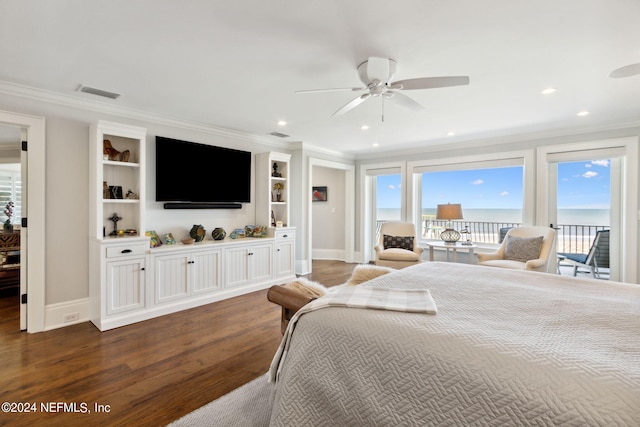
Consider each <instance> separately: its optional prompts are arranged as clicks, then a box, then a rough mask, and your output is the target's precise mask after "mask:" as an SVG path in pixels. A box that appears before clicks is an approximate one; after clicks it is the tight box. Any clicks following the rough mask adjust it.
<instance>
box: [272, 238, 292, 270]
mask: <svg viewBox="0 0 640 427" xmlns="http://www.w3.org/2000/svg"><path fill="white" fill-rule="evenodd" d="M275 264H276V271H275V275H276V277H284V276H292V275H294V253H293V240H288V241H283V242H278V243H276V260H275Z"/></svg>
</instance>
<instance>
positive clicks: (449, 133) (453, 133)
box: [447, 132, 455, 136]
mask: <svg viewBox="0 0 640 427" xmlns="http://www.w3.org/2000/svg"><path fill="white" fill-rule="evenodd" d="M453 135H455V132H447V136H453Z"/></svg>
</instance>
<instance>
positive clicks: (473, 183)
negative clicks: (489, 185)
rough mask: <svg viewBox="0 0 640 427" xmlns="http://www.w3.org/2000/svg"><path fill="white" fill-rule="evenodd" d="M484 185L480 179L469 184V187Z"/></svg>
mask: <svg viewBox="0 0 640 427" xmlns="http://www.w3.org/2000/svg"><path fill="white" fill-rule="evenodd" d="M482 184H484V181H483V180H481V179H476V180H475V181H472V182H471V185H482Z"/></svg>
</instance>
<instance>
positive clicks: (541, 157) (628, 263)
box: [536, 137, 638, 283]
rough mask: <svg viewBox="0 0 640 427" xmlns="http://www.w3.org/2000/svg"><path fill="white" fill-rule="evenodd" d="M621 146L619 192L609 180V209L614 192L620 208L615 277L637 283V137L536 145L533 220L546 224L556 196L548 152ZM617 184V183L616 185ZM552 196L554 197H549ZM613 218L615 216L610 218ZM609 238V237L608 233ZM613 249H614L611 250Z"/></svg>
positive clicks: (549, 218) (554, 178)
mask: <svg viewBox="0 0 640 427" xmlns="http://www.w3.org/2000/svg"><path fill="white" fill-rule="evenodd" d="M606 149H612V150H613V149H621V150H622V152H623V153H624V154H622V157H621V158H620V162H619V163H620V165H619V167H620V170H621V179H622V182H621V183H620V186H621V187H620V188H621V191H617V190H616V188H615V187H614V183H612V194H611V197H612V210H613V203H614V200H613V198H614V196H616V195H617V194H618V193H619V195H620V197H619V199H620V201H619V209H620V227H619V229H620V236H621V237H622V238H621V239H619V241H620V244H619V245H618V246H619V248H620V249H619V250H620V252H619V259H620V263H619V265H620V268H619V280H621V281H623V282H629V283H638V265H637V264H638V263H637V259H638V245H637V241H638V137H625V138H614V139H607V140H600V141H589V142H579V143H572V144H561V145H553V146H543V147H538V150H537V177H538V187H537V192H536V202H537V203H536V205H537V210H536V217H537V220H536V223H537V224H549V223H550V221H551V218H552V217H553V215H554V214H553V213H552V212H551V209H552V208H553V207H554V205H555V202H551V200H555V198H556V189H555V187H556V185H557V172H556V171H557V169H556V167H555V165H553V163H555V162H551V161H549V159H548V157H549V155H553V154H562V153H584V154H585V155H587V153H588V151H590V150H591V151H594V152H595V150H606ZM616 185H617V184H616ZM552 198H554V199H552ZM613 220H615V219H613ZM612 237H613V236H612ZM616 250H617V248H616V249H614V251H613V252H614V253H615V251H616Z"/></svg>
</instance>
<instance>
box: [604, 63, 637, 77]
mask: <svg viewBox="0 0 640 427" xmlns="http://www.w3.org/2000/svg"><path fill="white" fill-rule="evenodd" d="M636 74H640V63H637V64H631V65H626V66H624V67H620V68H618V69H615V70H613V71H612V72H611V74H609V77H611V78H612V79H619V78H622V77H631V76H635V75H636Z"/></svg>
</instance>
